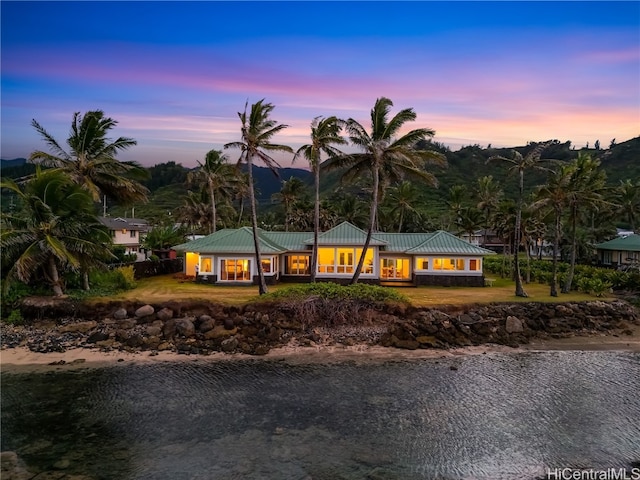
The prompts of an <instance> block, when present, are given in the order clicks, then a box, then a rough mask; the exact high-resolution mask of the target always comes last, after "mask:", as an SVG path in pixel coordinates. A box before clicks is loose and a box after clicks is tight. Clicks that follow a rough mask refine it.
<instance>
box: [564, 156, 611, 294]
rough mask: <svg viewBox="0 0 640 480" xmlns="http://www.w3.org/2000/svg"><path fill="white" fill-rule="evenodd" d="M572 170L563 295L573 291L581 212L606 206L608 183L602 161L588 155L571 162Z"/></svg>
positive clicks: (568, 201)
mask: <svg viewBox="0 0 640 480" xmlns="http://www.w3.org/2000/svg"><path fill="white" fill-rule="evenodd" d="M571 168H572V171H571V181H570V182H569V187H568V191H567V197H568V198H567V206H568V208H569V219H570V222H571V254H570V262H569V271H568V272H567V278H566V279H565V283H564V285H563V287H562V293H569V292H570V291H571V283H572V281H573V274H574V272H575V267H576V253H577V223H578V217H579V215H580V212H581V211H583V210H588V209H597V208H598V207H599V206H600V205H602V204H604V198H603V192H604V188H605V182H606V174H605V172H604V170H601V169H600V160H597V159H592V158H591V155H589V154H588V153H583V152H580V153H579V154H578V158H577V159H575V160H574V161H573V162H571Z"/></svg>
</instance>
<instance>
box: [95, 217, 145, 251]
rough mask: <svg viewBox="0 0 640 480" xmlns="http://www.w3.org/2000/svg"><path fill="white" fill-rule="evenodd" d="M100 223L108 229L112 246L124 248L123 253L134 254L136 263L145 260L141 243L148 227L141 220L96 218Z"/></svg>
mask: <svg viewBox="0 0 640 480" xmlns="http://www.w3.org/2000/svg"><path fill="white" fill-rule="evenodd" d="M98 219H99V220H100V223H102V224H103V225H104V226H106V227H107V228H108V229H109V233H110V234H111V239H112V240H113V244H114V245H120V246H123V247H125V253H127V254H132V253H135V254H136V256H137V258H136V261H138V262H141V261H143V260H145V258H146V257H145V253H144V249H143V248H142V241H143V240H144V236H145V235H146V233H147V232H148V231H149V229H150V226H149V223H148V222H147V221H146V220H143V219H142V218H121V217H115V218H112V217H98Z"/></svg>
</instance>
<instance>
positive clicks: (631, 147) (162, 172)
mask: <svg viewBox="0 0 640 480" xmlns="http://www.w3.org/2000/svg"><path fill="white" fill-rule="evenodd" d="M530 147H531V145H527V146H521V147H513V148H491V147H490V146H489V147H487V148H481V147H480V146H479V145H471V146H466V147H462V148H461V149H459V150H457V151H455V152H454V151H451V150H450V149H449V148H448V147H446V146H444V145H442V144H439V143H437V142H429V141H428V142H423V143H422V144H419V146H418V148H423V149H430V150H435V151H438V152H440V153H442V154H444V155H445V156H446V158H447V163H448V166H447V167H446V168H433V167H430V171H431V172H432V173H434V175H435V176H436V178H437V179H438V182H439V187H438V188H437V189H433V188H426V189H424V190H423V192H422V194H423V198H424V199H425V201H427V202H429V203H430V204H433V206H434V210H436V211H437V210H441V209H444V207H443V206H442V205H443V203H444V201H445V200H446V198H447V193H448V189H449V188H450V187H452V186H453V185H467V186H469V189H470V191H471V189H472V188H473V187H472V186H473V185H475V184H476V182H477V179H478V178H480V177H482V176H485V175H492V176H493V178H494V179H495V180H496V181H498V182H499V183H500V184H501V186H502V188H503V190H504V192H505V196H506V197H508V198H509V197H512V198H514V197H515V195H516V191H517V181H516V179H515V178H512V177H510V176H509V175H508V172H507V165H506V164H505V163H503V162H488V163H487V160H488V159H489V158H490V157H491V156H503V157H507V158H511V157H512V155H513V151H518V152H520V153H521V154H523V155H525V154H526V152H527V151H528V149H529V148H530ZM579 152H587V153H590V154H591V155H592V156H594V157H596V158H599V159H600V160H601V162H602V168H603V169H604V170H605V172H606V174H607V183H608V184H609V185H612V186H613V185H618V184H619V183H620V181H623V180H627V179H631V180H632V181H636V180H637V179H640V137H636V138H632V139H630V140H627V141H625V142H621V143H619V144H615V145H612V147H611V148H609V149H598V150H596V149H585V148H583V149H572V148H571V142H565V143H561V142H559V141H554V142H553V144H552V145H550V146H549V147H548V148H547V149H545V151H544V153H543V158H549V159H556V160H561V161H570V160H572V159H574V158H575V157H577V155H578V153H579ZM244 168H245V171H246V167H244ZM147 169H148V171H149V174H150V176H149V179H148V180H146V181H145V182H143V183H144V184H145V186H146V187H147V188H149V190H150V192H151V195H150V197H149V203H148V204H146V205H137V206H136V216H137V217H143V218H144V216H145V215H148V216H150V217H152V216H155V215H157V214H158V213H160V212H167V211H169V212H170V211H172V210H174V209H175V208H177V207H179V206H180V205H181V204H182V203H183V200H182V198H183V197H184V196H185V195H186V194H187V185H186V178H187V174H188V172H189V171H190V170H192V169H189V168H186V167H183V166H182V165H181V164H180V163H176V162H173V161H172V162H166V163H161V164H158V165H154V166H152V167H148V168H147ZM34 171H35V167H34V165H32V164H30V163H27V161H26V159H24V158H17V159H11V160H4V159H2V160H0V175H1V176H2V177H4V178H14V179H15V178H20V177H23V176H25V175H29V174H31V173H33V172H34ZM278 173H279V177H278V176H275V175H274V174H273V172H272V171H271V170H270V169H269V168H266V167H260V166H254V179H255V183H256V198H257V201H258V203H259V206H260V208H261V209H263V210H266V209H268V208H270V207H271V206H272V205H273V202H272V200H271V197H272V195H273V194H274V193H276V192H279V191H280V188H281V186H282V182H283V181H285V180H289V179H290V178H291V177H296V178H299V179H300V180H302V181H303V182H304V183H305V184H307V185H309V192H311V189H312V185H313V178H312V174H311V172H309V171H308V170H304V169H301V168H291V167H287V168H280V169H278ZM340 176H341V172H339V171H335V172H329V173H325V174H323V175H322V176H321V187H320V188H321V197H328V196H332V195H335V194H336V193H338V192H340V191H342V190H347V191H348V190H352V191H353V186H345V185H342V184H341V182H340ZM544 181H545V174H544V173H543V172H536V171H529V172H527V174H526V178H525V189H526V190H528V191H531V190H532V189H533V188H534V187H535V186H536V185H540V184H542V183H544ZM4 200H6V198H4V195H3V202H2V204H3V206H4V205H6V202H5V201H4ZM124 212H125V210H124V209H122V207H116V208H115V209H114V214H117V215H122V214H123V213H124Z"/></svg>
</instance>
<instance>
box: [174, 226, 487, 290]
mask: <svg viewBox="0 0 640 480" xmlns="http://www.w3.org/2000/svg"><path fill="white" fill-rule="evenodd" d="M258 237H259V238H258V240H259V243H260V254H261V262H262V267H263V270H264V274H265V277H266V280H267V282H268V283H271V284H273V283H275V282H278V281H281V282H287V281H289V282H305V281H309V279H310V275H309V274H310V271H309V269H310V266H311V254H312V250H313V232H270V231H265V230H260V231H259V233H258ZM365 239H366V232H364V231H363V230H361V229H360V228H358V227H355V226H354V225H352V224H350V223H348V222H343V223H341V224H340V225H338V226H336V227H334V228H332V229H331V230H328V231H326V232H322V233H320V234H319V236H318V261H317V267H316V268H317V271H316V280H318V281H334V282H339V283H347V282H348V281H349V280H350V279H351V277H352V276H353V272H354V271H355V269H356V267H357V265H358V260H359V259H360V255H361V253H362V247H363V245H364V242H365ZM173 248H174V249H175V250H178V251H183V252H185V262H184V265H185V274H187V275H196V266H197V275H196V281H198V282H205V283H215V284H230V283H232V284H253V283H256V281H257V275H258V270H257V268H256V265H255V253H254V241H253V234H252V229H251V228H250V227H242V228H238V229H223V230H219V231H217V232H215V233H212V234H211V235H207V236H206V237H202V238H199V239H197V240H193V241H190V242H187V243H183V244H181V245H177V246H175V247H173ZM493 254H494V252H492V251H490V250H486V249H484V248H480V247H477V246H475V245H471V244H470V243H468V242H465V241H464V240H461V239H460V238H458V237H456V236H455V235H452V234H450V233H448V232H445V231H442V230H439V231H436V232H432V233H374V234H373V237H372V239H371V242H370V244H369V248H368V249H367V253H366V256H365V262H364V267H363V269H362V273H361V275H360V281H362V282H367V283H374V284H383V285H392V284H398V285H399V284H405V285H408V284H409V285H451V286H484V285H485V280H484V275H483V271H482V263H483V262H482V261H483V258H484V257H485V256H486V255H493Z"/></svg>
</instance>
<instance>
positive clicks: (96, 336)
mask: <svg viewBox="0 0 640 480" xmlns="http://www.w3.org/2000/svg"><path fill="white" fill-rule="evenodd" d="M108 339H109V334H108V333H106V332H99V331H98V332H93V333H92V334H91V335H89V338H87V343H97V342H103V341H104V340H108Z"/></svg>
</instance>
